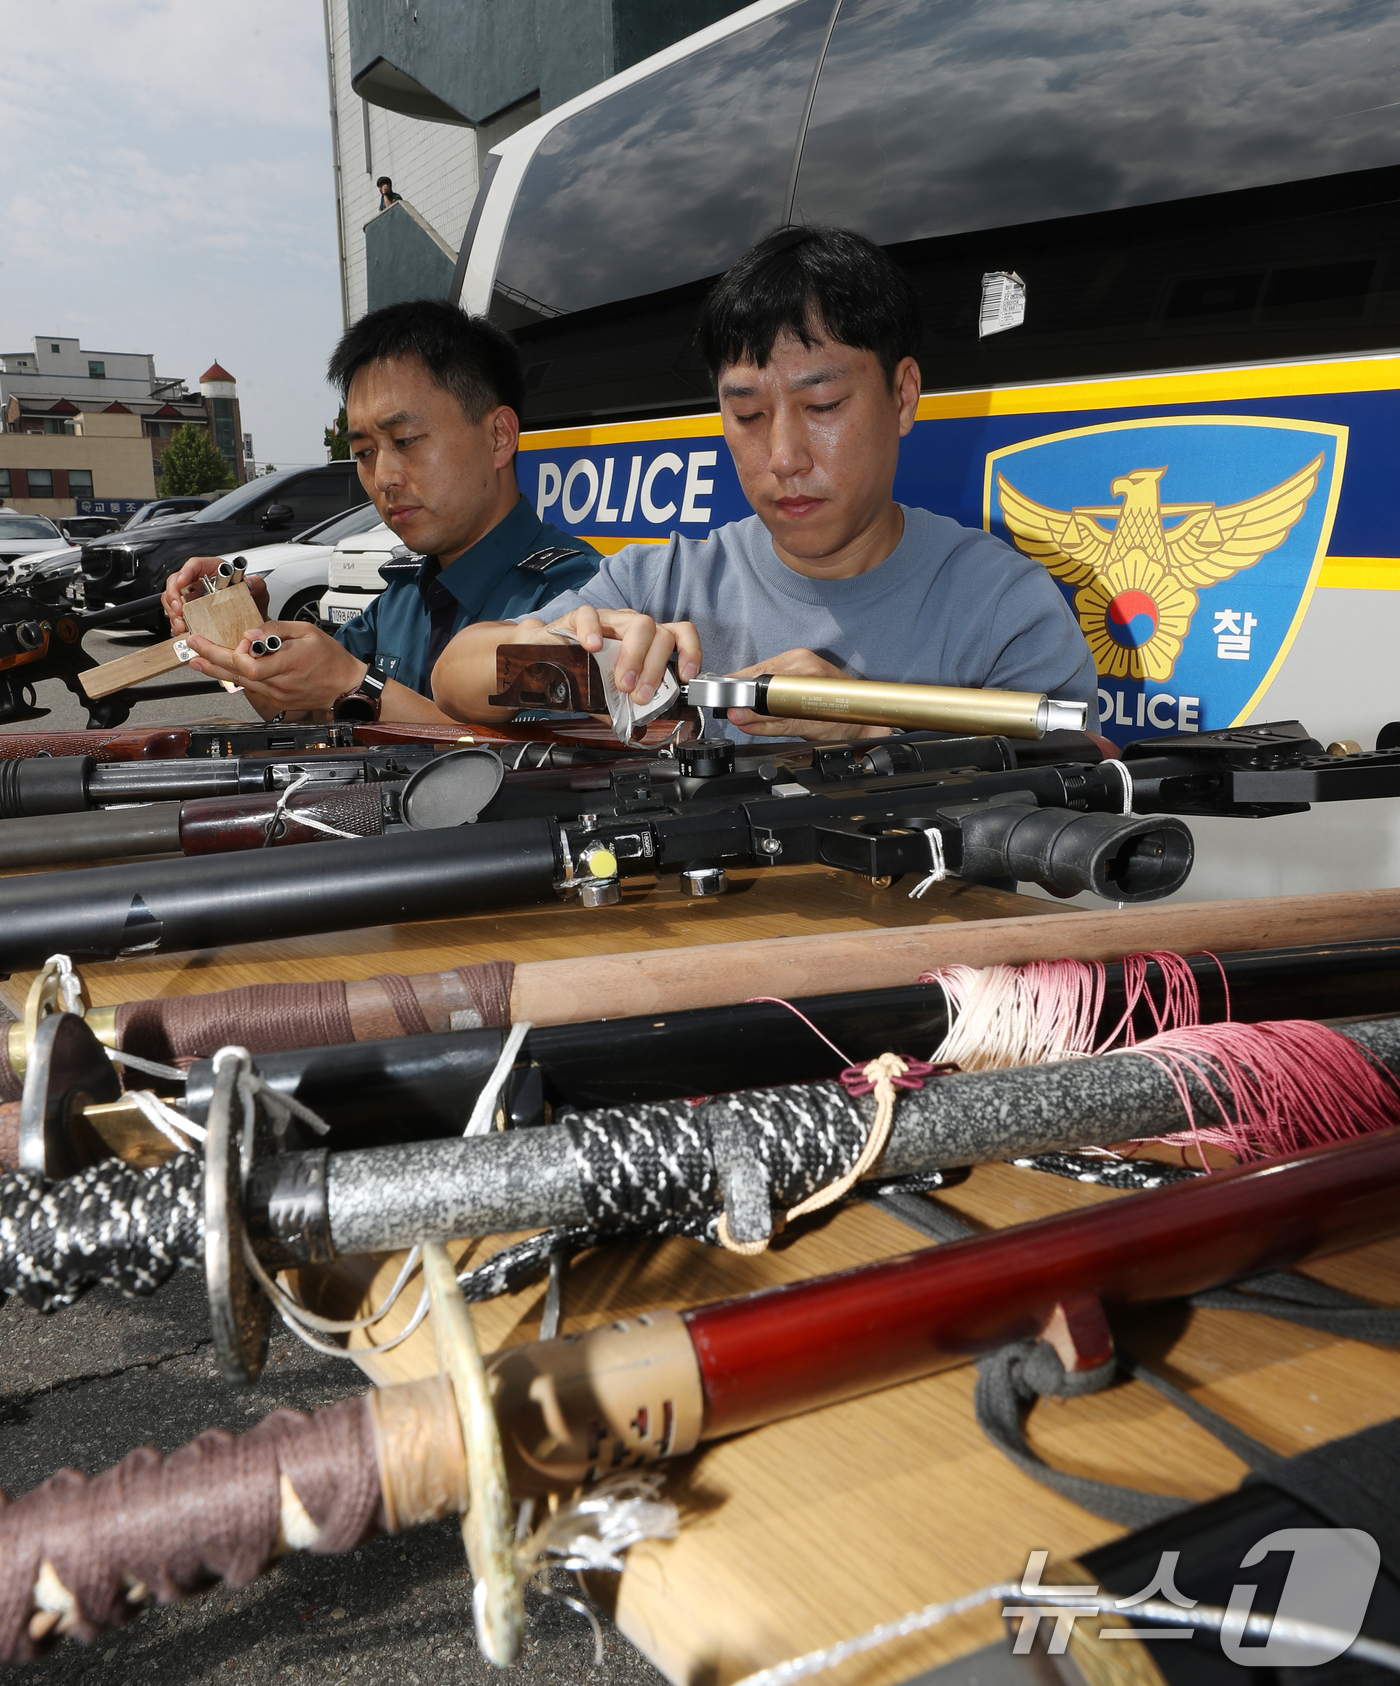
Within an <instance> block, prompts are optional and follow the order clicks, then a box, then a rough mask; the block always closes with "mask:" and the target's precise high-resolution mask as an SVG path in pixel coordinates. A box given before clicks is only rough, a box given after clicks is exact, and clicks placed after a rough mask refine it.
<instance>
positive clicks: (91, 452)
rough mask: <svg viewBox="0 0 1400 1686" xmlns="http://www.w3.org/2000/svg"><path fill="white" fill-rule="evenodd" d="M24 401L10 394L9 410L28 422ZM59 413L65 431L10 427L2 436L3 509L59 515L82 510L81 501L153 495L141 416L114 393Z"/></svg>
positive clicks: (120, 501)
mask: <svg viewBox="0 0 1400 1686" xmlns="http://www.w3.org/2000/svg"><path fill="white" fill-rule="evenodd" d="M21 402H22V401H21V400H20V399H18V398H12V399H11V400H10V402H9V405H8V410H9V411H10V412H11V414H13V415H15V416H16V418H17V419H22V420H24V421H26V422H31V423H32V421H33V420H34V419H35V418H34V417H33V416H32V415H26V416H20V405H21ZM25 402H27V403H29V404H32V403H33V402H34V400H28V401H25ZM41 419H43V420H47V419H49V417H48V416H47V415H45V416H44V417H43V418H41ZM61 419H62V420H63V422H64V423H65V429H64V431H63V432H62V433H54V432H49V431H47V430H46V429H44V428H43V427H42V426H41V427H38V428H34V427H32V426H27V427H15V426H10V427H8V428H7V429H6V431H5V432H4V433H3V434H0V502H3V503H4V504H5V505H6V507H7V508H10V509H17V510H19V511H20V513H21V514H23V515H47V516H49V517H50V518H51V519H57V518H59V517H60V516H64V515H76V514H79V513H80V511H79V508H78V505H79V503H80V502H84V503H86V502H89V501H90V500H95V501H98V502H101V503H103V504H104V505H106V504H119V505H122V506H124V505H126V504H127V503H129V502H131V503H146V502H149V500H150V499H151V498H153V497H154V496H155V495H156V481H155V471H154V465H153V462H152V458H151V446H150V440H149V439H148V438H147V437H146V436H145V434H144V432H143V431H142V422H141V418H140V416H137V415H134V414H133V413H132V412H131V410H129V409H128V408H127V407H126V405H124V404H122V403H121V402H120V401H118V400H115V399H114V400H113V401H112V403H110V404H107V405H102V406H98V405H96V404H94V406H93V408H92V409H90V410H78V409H72V408H70V409H69V410H67V411H66V412H64V413H63V415H62V418H61Z"/></svg>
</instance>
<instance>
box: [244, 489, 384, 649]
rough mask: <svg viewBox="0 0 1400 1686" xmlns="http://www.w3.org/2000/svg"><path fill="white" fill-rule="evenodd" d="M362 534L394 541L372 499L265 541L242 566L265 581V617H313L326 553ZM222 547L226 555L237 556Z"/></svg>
mask: <svg viewBox="0 0 1400 1686" xmlns="http://www.w3.org/2000/svg"><path fill="white" fill-rule="evenodd" d="M360 534H364V535H365V536H366V537H367V538H373V537H375V536H376V535H380V536H381V537H382V539H383V544H384V547H385V549H386V550H388V549H392V547H393V546H394V545H396V544H397V543H398V540H397V539H396V538H395V536H394V534H393V533H392V531H391V530H390V529H389V528H388V527H386V526H385V525H384V523H383V522H382V521H381V520H380V519H379V511H378V510H377V509H376V508H375V507H374V505H373V504H372V503H365V504H361V505H360V507H359V508H358V509H352V510H351V511H350V513H349V514H348V515H333V516H332V517H331V518H330V520H329V521H323V522H322V523H321V525H320V526H319V527H311V528H309V529H308V530H307V531H306V532H304V533H303V534H302V535H301V537H300V538H299V539H293V540H292V542H291V543H290V544H269V545H265V546H264V547H263V548H262V549H261V550H260V551H258V552H257V554H256V556H255V557H254V558H253V561H252V564H251V566H250V567H249V569H248V572H249V573H250V574H258V575H261V576H262V578H263V579H265V580H266V581H267V595H268V610H267V618H268V619H269V620H273V621H312V622H316V621H318V620H319V618H320V617H319V614H318V605H319V603H320V601H321V596H322V594H323V593H324V591H325V589H326V586H327V584H328V581H329V569H330V565H331V560H332V552H333V551H334V550H335V547H336V546H337V545H338V544H340V543H342V542H343V541H344V540H347V539H351V538H356V537H358V536H359V535H360ZM242 554H243V553H242V552H241V551H237V550H231V551H229V552H228V560H229V561H230V562H231V561H233V559H234V557H235V556H239V555H242Z"/></svg>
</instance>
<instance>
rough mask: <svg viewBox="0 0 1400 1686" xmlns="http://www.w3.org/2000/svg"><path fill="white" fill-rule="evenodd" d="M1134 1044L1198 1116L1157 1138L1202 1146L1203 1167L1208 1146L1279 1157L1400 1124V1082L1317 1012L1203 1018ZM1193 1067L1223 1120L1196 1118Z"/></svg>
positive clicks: (1247, 1154)
mask: <svg viewBox="0 0 1400 1686" xmlns="http://www.w3.org/2000/svg"><path fill="white" fill-rule="evenodd" d="M1130 1051H1131V1053H1132V1054H1134V1055H1136V1056H1137V1057H1139V1058H1142V1059H1149V1060H1151V1061H1152V1062H1153V1064H1154V1065H1158V1066H1160V1067H1161V1069H1162V1070H1163V1071H1165V1072H1166V1073H1167V1075H1168V1076H1169V1077H1170V1078H1171V1081H1172V1084H1173V1086H1174V1087H1175V1089H1176V1092H1177V1094H1178V1095H1179V1096H1180V1097H1181V1104H1182V1107H1183V1109H1184V1111H1185V1113H1186V1116H1187V1119H1188V1120H1189V1121H1190V1128H1189V1129H1188V1130H1184V1131H1180V1132H1177V1133H1175V1134H1172V1135H1168V1136H1161V1137H1158V1138H1156V1139H1158V1140H1160V1141H1165V1142H1171V1143H1173V1144H1187V1145H1193V1146H1194V1147H1195V1148H1196V1151H1197V1153H1198V1154H1200V1157H1201V1163H1202V1165H1206V1159H1205V1154H1204V1152H1203V1147H1204V1145H1205V1144H1207V1143H1208V1144H1210V1145H1211V1146H1213V1147H1221V1148H1224V1149H1226V1150H1227V1152H1229V1153H1232V1154H1234V1155H1235V1156H1236V1157H1237V1158H1240V1159H1272V1158H1277V1157H1280V1156H1282V1155H1286V1154H1289V1153H1296V1152H1297V1151H1298V1150H1299V1149H1300V1148H1307V1147H1320V1146H1323V1145H1324V1144H1325V1143H1328V1142H1338V1141H1343V1140H1346V1139H1348V1138H1350V1137H1352V1136H1362V1135H1368V1134H1370V1132H1372V1131H1373V1130H1388V1129H1391V1128H1393V1127H1394V1126H1395V1125H1397V1124H1400V1083H1397V1082H1396V1080H1395V1078H1394V1077H1393V1076H1392V1075H1391V1073H1390V1072H1389V1071H1388V1070H1387V1069H1386V1068H1385V1067H1384V1066H1383V1065H1381V1064H1380V1062H1379V1061H1378V1060H1376V1059H1375V1058H1374V1056H1373V1055H1371V1054H1370V1053H1369V1052H1368V1051H1367V1050H1366V1049H1365V1048H1363V1047H1361V1045H1360V1044H1359V1043H1356V1042H1353V1041H1352V1040H1351V1038H1350V1037H1348V1036H1343V1035H1342V1034H1341V1033H1340V1032H1339V1031H1335V1030H1333V1029H1331V1027H1330V1026H1328V1025H1322V1024H1315V1023H1314V1022H1313V1021H1312V1020H1311V1019H1279V1020H1276V1021H1274V1022H1273V1023H1270V1024H1229V1023H1227V1024H1212V1025H1195V1026H1191V1027H1188V1028H1181V1029H1177V1030H1168V1031H1165V1032H1163V1033H1162V1034H1161V1035H1160V1036H1153V1037H1150V1038H1149V1039H1148V1040H1147V1041H1146V1042H1142V1043H1140V1044H1139V1045H1138V1046H1137V1047H1136V1048H1133V1049H1132V1050H1127V1049H1122V1050H1119V1051H1118V1053H1119V1054H1120V1055H1121V1054H1126V1053H1128V1052H1130ZM1188 1073H1189V1074H1190V1075H1191V1076H1194V1077H1195V1078H1196V1079H1197V1080H1198V1081H1199V1082H1200V1083H1201V1084H1202V1085H1203V1086H1204V1087H1205V1089H1206V1090H1207V1092H1208V1093H1209V1095H1210V1098H1211V1100H1212V1102H1213V1103H1214V1105H1215V1107H1216V1109H1217V1110H1218V1111H1219V1113H1220V1115H1221V1117H1222V1119H1223V1120H1224V1122H1223V1123H1221V1124H1205V1125H1202V1124H1198V1123H1197V1122H1196V1117H1195V1111H1194V1108H1193V1107H1192V1104H1191V1093H1190V1089H1189V1087H1188V1084H1187V1075H1188ZM1342 1100H1344V1102H1345V1104H1344V1105H1342V1104H1339V1102H1341V1101H1342ZM1142 1139H1144V1140H1146V1139H1151V1138H1142ZM1206 1168H1207V1169H1209V1166H1206Z"/></svg>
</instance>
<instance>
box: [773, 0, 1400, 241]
mask: <svg viewBox="0 0 1400 1686" xmlns="http://www.w3.org/2000/svg"><path fill="white" fill-rule="evenodd" d="M1397 60H1400V7H1397V6H1396V5H1395V4H1394V0H1353V3H1351V4H1339V5H1335V6H1328V7H1319V6H1318V5H1317V4H1316V0H1209V3H1207V4H1203V5H1194V6H1183V5H1181V4H1179V3H1178V0H1121V3H1120V4H1117V5H1113V6H1107V5H1074V4H1067V3H1061V4H1058V5H1048V6H1046V5H1028V4H1025V3H1024V0H996V3H990V4H989V3H988V0H844V3H843V5H842V7H841V11H840V15H839V17H838V19H837V23H836V28H835V31H834V33H833V35H832V38H831V43H830V46H829V47H828V49H827V53H826V57H825V59H824V60H823V64H822V73H821V79H820V81H819V83H818V86H817V92H816V98H815V100H814V102H813V106H812V115H811V121H810V123H809V125H808V128H807V135H806V139H805V142H804V145H803V151H802V166H801V171H800V174H799V177H798V184H797V199H796V208H795V219H796V220H803V221H808V222H827V223H837V224H840V225H842V226H845V227H850V228H859V229H860V230H862V232H864V233H866V234H868V235H869V236H870V237H871V238H872V239H873V240H877V241H879V242H880V243H881V244H882V245H885V244H888V243H890V242H892V241H902V240H912V239H919V238H929V237H932V236H936V235H941V234H952V233H956V232H962V231H966V230H969V229H980V228H998V227H1005V226H1008V225H1014V224H1021V223H1028V222H1040V221H1043V220H1044V219H1046V218H1050V217H1068V216H1076V215H1081V214H1084V213H1087V212H1095V211H1103V210H1109V209H1111V208H1114V207H1118V206H1127V205H1145V204H1152V203H1159V202H1161V201H1164V200H1176V199H1185V198H1194V197H1199V196H1204V195H1210V194H1218V193H1224V192H1229V191H1231V190H1233V189H1238V188H1245V187H1257V186H1263V185H1265V184H1268V183H1279V182H1293V181H1302V180H1305V179H1307V178H1310V177H1317V176H1331V175H1336V174H1341V173H1345V172H1353V171H1359V170H1368V169H1372V168H1375V167H1377V166H1383V165H1389V164H1396V163H1400V105H1397V104H1396V103H1395V89H1394V68H1393V67H1394V65H1395V64H1396V62H1397Z"/></svg>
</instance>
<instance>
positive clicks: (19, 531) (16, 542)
mask: <svg viewBox="0 0 1400 1686" xmlns="http://www.w3.org/2000/svg"><path fill="white" fill-rule="evenodd" d="M70 551H71V552H72V553H73V554H74V555H77V553H78V547H77V545H72V544H69V543H68V541H67V540H66V539H65V538H64V536H63V534H62V533H60V532H59V530H58V528H57V527H56V526H55V525H54V524H53V522H52V521H50V520H49V518H48V516H47V515H21V514H20V513H19V511H18V510H14V509H0V582H3V583H4V584H6V585H18V584H19V582H20V580H22V579H23V578H24V576H25V575H26V574H27V573H28V572H29V571H30V569H31V568H33V567H34V566H36V565H37V564H38V563H39V562H41V561H47V560H48V559H49V558H50V557H53V556H57V555H67V554H68V553H69V552H70Z"/></svg>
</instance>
